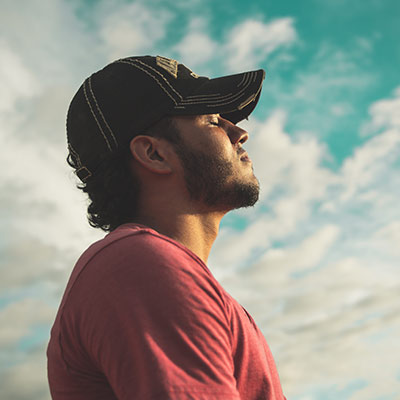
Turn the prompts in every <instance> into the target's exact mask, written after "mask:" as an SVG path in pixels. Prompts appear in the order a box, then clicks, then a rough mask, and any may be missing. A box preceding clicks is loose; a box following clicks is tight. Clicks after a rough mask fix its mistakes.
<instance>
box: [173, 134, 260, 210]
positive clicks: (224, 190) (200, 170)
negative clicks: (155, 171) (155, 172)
mask: <svg viewBox="0 0 400 400" xmlns="http://www.w3.org/2000/svg"><path fill="white" fill-rule="evenodd" d="M175 150H176V152H177V154H178V156H179V158H180V160H181V162H182V166H183V170H184V179H185V183H186V188H187V190H188V192H189V195H190V197H191V198H192V200H195V201H199V202H201V203H203V204H204V205H206V206H208V207H211V208H214V209H216V210H224V211H225V210H234V209H238V208H243V207H251V206H254V204H255V203H256V202H257V200H258V198H259V193H260V184H259V182H258V180H257V179H256V178H255V176H254V175H253V176H252V179H250V178H248V179H247V180H246V179H245V178H244V177H237V176H235V170H234V164H233V162H231V161H229V160H226V159H224V158H222V157H216V156H215V155H209V154H205V153H200V152H199V151H193V150H191V149H190V148H189V147H188V146H187V145H185V144H184V143H183V142H180V143H175Z"/></svg>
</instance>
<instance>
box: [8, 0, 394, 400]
mask: <svg viewBox="0 0 400 400" xmlns="http://www.w3.org/2000/svg"><path fill="white" fill-rule="evenodd" d="M0 7H1V8H0V10H1V12H0V60H1V62H0V139H1V143H2V145H1V147H0V159H1V166H2V171H1V174H0V189H1V190H0V215H1V224H0V238H1V241H0V249H1V251H0V275H1V276H0V387H1V396H2V399H5V400H28V399H29V400H49V399H50V396H49V392H48V388H47V380H46V358H45V350H46V346H47V342H48V340H49V332H50V327H51V325H52V323H53V320H54V317H55V313H56V311H57V308H58V305H59V302H60V299H61V296H62V293H63V291H64V288H65V285H66V282H67V279H68V277H69V274H70V272H71V270H72V268H73V265H74V263H75V261H76V259H77V258H78V257H79V255H80V254H81V253H82V252H83V251H84V250H85V249H86V247H87V246H88V245H89V244H90V243H92V242H93V241H95V240H98V239H99V238H101V237H103V236H104V233H103V232H101V231H96V230H94V229H93V228H90V227H89V225H88V224H87V222H86V206H87V201H86V199H85V197H84V196H83V194H81V193H80V192H79V191H78V190H77V189H76V188H75V187H74V186H75V184H76V179H75V177H74V176H73V174H72V172H71V171H70V169H69V168H68V167H67V165H66V163H65V157H66V154H67V151H66V140H65V116H66V111H67V108H68V105H69V102H70V100H71V98H72V96H73V95H74V93H75V92H76V90H77V89H78V87H79V86H80V84H81V83H82V82H83V80H84V79H85V78H86V77H87V76H89V75H90V74H91V73H93V72H94V71H96V70H98V69H100V68H102V67H103V66H104V65H106V64H107V63H108V62H111V61H113V60H114V59H116V58H121V57H125V56H130V55H143V54H152V55H157V54H159V55H162V56H166V57H170V58H175V59H177V60H179V61H180V62H183V63H185V64H186V65H188V66H189V67H190V68H191V69H192V70H193V71H194V72H196V73H197V74H199V75H207V76H210V77H217V76H221V75H227V74H231V73H237V72H242V71H246V70H251V69H259V68H264V69H265V70H266V71H267V75H266V80H265V82H264V88H263V93H262V96H261V99H260V102H259V104H258V106H257V108H256V110H255V111H254V112H253V114H252V115H251V117H250V119H249V121H245V122H243V123H241V125H240V126H242V127H243V128H245V129H246V130H248V132H249V134H250V139H249V140H248V142H247V143H246V146H245V148H246V150H247V151H248V153H249V155H250V157H251V158H252V160H253V163H254V170H255V173H256V176H257V177H258V178H259V180H260V183H261V195H260V200H259V202H258V203H257V205H256V206H255V207H253V208H251V209H242V210H237V211H235V212H232V213H230V214H228V215H227V216H226V217H225V218H224V219H223V222H222V224H221V230H220V235H219V237H218V239H217V241H216V243H215V245H214V248H213V250H212V253H211V257H210V260H209V267H210V269H211V271H212V272H213V274H214V275H215V276H216V277H217V279H218V280H219V281H220V282H221V284H222V285H223V286H224V287H225V289H226V290H227V291H228V292H229V293H230V294H231V295H233V296H234V297H235V298H236V299H237V300H238V301H239V302H240V303H241V304H242V305H243V306H245V307H246V309H247V310H248V311H249V312H250V313H251V314H252V315H253V317H254V319H255V320H256V322H257V324H258V325H259V327H260V328H261V329H262V331H263V333H264V335H265V337H266V339H267V341H268V343H269V345H270V347H271V350H272V352H273V354H274V357H275V360H276V363H277V366H278V370H279V374H280V377H281V381H282V387H283V390H284V393H285V395H286V397H287V398H288V399H290V400H330V399H335V400H337V399H339V400H347V399H349V400H392V399H393V400H394V399H398V398H400V342H399V340H398V339H399V337H400V301H399V294H400V245H399V243H400V208H399V206H398V199H399V197H400V75H399V73H398V71H399V65H400V44H399V40H398V38H399V37H400V25H399V24H398V17H399V14H400V3H399V2H398V1H397V0H353V1H350V0H335V1H325V2H323V1H318V0H302V1H295V0H293V1H289V0H287V1H285V0H282V1H280V2H277V1H270V0H263V1H259V0H250V1H246V2H244V1H240V0H231V1H222V0H221V1H218V2H216V1H211V0H201V1H200V0H175V1H172V0H171V1H170V0H146V1H144V0H134V1H130V0H129V1H128V0H125V1H122V0H107V1H106V0H103V1H94V0H91V1H78V0H30V1H27V0H20V1H18V2H16V1H11V0H1V1H0Z"/></svg>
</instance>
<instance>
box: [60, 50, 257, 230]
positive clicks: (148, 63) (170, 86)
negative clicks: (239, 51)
mask: <svg viewBox="0 0 400 400" xmlns="http://www.w3.org/2000/svg"><path fill="white" fill-rule="evenodd" d="M263 79H264V71H263V70H258V71H252V72H247V73H243V74H237V75H231V76H227V77H222V78H216V79H209V78H206V77H198V76H197V75H196V74H194V73H193V72H192V71H191V70H190V69H188V68H187V67H185V66H183V65H182V64H179V63H177V62H176V61H174V60H170V59H166V58H163V57H158V56H157V57H150V56H145V57H130V58H126V59H121V60H117V61H116V62H114V63H112V64H110V65H108V66H106V67H105V68H104V69H103V70H101V71H99V72H97V73H95V74H93V75H92V76H91V77H89V78H88V79H86V80H85V82H84V83H83V85H82V86H81V87H80V89H79V90H78V92H77V93H76V95H75V97H74V99H73V100H72V102H71V106H70V109H69V112H68V118H67V136H68V147H69V151H70V153H69V157H68V160H69V163H70V165H71V166H73V167H74V168H75V172H76V174H77V175H78V177H79V178H80V179H81V180H82V182H83V186H81V188H82V189H83V190H84V191H85V192H87V193H88V194H89V197H90V199H91V200H92V204H91V205H90V206H89V209H88V211H89V220H90V222H91V224H92V225H93V226H97V227H101V228H102V229H104V230H112V229H114V228H115V227H116V226H118V225H119V224H121V223H124V222H128V221H132V220H134V214H135V211H134V209H135V204H134V201H133V197H135V194H134V193H133V192H135V193H136V197H137V193H138V192H139V191H140V185H141V184H143V181H142V182H141V179H138V176H135V174H134V173H133V174H132V169H131V168H128V170H127V166H128V165H130V166H132V159H133V160H134V161H135V162H136V165H137V166H139V167H140V168H142V170H143V168H144V169H146V168H147V169H148V167H149V165H150V164H149V165H146V163H145V162H143V160H142V161H141V159H140V154H142V155H143V152H142V153H140V151H143V149H144V148H145V147H146V145H147V146H148V145H149V142H152V143H153V145H155V144H156V143H158V144H160V143H161V142H162V143H163V144H164V148H168V146H165V145H166V142H168V144H169V145H170V146H169V148H170V149H171V148H172V149H173V151H174V152H175V154H176V155H177V156H178V158H179V161H180V163H181V164H182V168H183V175H184V179H185V183H186V187H187V190H188V192H189V193H190V196H191V197H192V199H193V200H197V201H200V202H204V204H206V205H208V206H210V207H215V208H216V209H218V208H219V207H225V208H226V207H227V208H230V209H232V208H238V207H243V206H248V205H252V204H254V203H255V201H256V200H257V196H258V182H257V180H256V178H255V177H254V175H253V172H252V168H251V163H250V162H249V160H248V159H247V158H246V157H245V155H244V154H243V149H242V147H241V146H242V144H243V143H244V142H245V141H246V140H247V137H248V135H247V133H246V132H245V131H243V130H242V129H241V128H239V127H237V126H236V123H237V122H239V121H240V120H242V119H244V118H247V116H248V115H249V114H250V113H251V111H252V110H253V109H254V107H255V105H256V103H257V101H258V99H259V96H260V91H261V86H262V81H263ZM146 137H147V139H146ZM149 138H151V139H150V140H149ZM222 138H224V139H222ZM171 146H172V147H171ZM153 148H154V146H153ZM159 148H161V147H159ZM158 156H159V155H158ZM111 166H113V167H112V168H111ZM150 167H151V165H150ZM158 167H159V165H158ZM158 167H157V168H158ZM150 169H151V168H150ZM112 170H113V171H114V172H113V173H111V172H110V171H112ZM116 171H118V173H117V174H116ZM153 173H160V171H153ZM122 176H124V178H123V179H122ZM139 178H140V177H139ZM118 182H119V183H118ZM117 185H118V186H119V189H118V190H117V189H116V186H117ZM107 188H108V189H107ZM107 191H109V192H110V193H109V195H108V196H107V195H105V192H107ZM218 193H219V194H218ZM122 203H124V207H123V208H125V209H126V211H125V212H124V213H123V214H124V215H121V216H120V217H119V218H115V217H113V215H114V214H116V213H117V214H118V213H119V214H121V212H120V210H121V207H122V206H121V204H122ZM96 204H97V205H96ZM223 204H224V205H223ZM105 206H106V207H107V208H108V211H107V212H106V213H105V212H104V210H103V209H104V207H105ZM128 208H130V211H129V212H128V210H127V209H128ZM105 214H107V217H104V215H105ZM110 218H111V219H113V221H111V220H110ZM107 220H108V222H107Z"/></svg>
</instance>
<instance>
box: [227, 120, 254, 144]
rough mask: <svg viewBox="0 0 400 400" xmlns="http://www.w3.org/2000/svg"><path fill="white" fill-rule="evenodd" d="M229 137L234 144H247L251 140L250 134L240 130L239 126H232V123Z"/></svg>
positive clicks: (229, 127) (229, 128)
mask: <svg viewBox="0 0 400 400" xmlns="http://www.w3.org/2000/svg"><path fill="white" fill-rule="evenodd" d="M228 122H229V125H228V127H227V128H228V129H227V131H228V136H229V139H230V140H231V143H232V144H241V145H242V144H243V143H245V142H247V139H248V138H249V134H248V132H247V131H246V130H244V129H242V128H240V127H239V126H237V125H234V124H232V122H230V121H228Z"/></svg>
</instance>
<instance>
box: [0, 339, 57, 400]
mask: <svg viewBox="0 0 400 400" xmlns="http://www.w3.org/2000/svg"><path fill="white" fill-rule="evenodd" d="M0 386H1V393H2V396H4V398H5V399H9V400H26V399H29V400H50V392H49V389H48V383H47V361H46V346H45V345H41V346H38V347H37V348H35V349H33V350H31V351H30V352H29V353H28V354H27V355H26V356H25V357H24V359H23V362H21V363H19V364H16V365H13V366H10V367H9V368H8V369H7V370H6V371H5V372H4V373H3V374H2V375H1V376H0Z"/></svg>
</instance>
